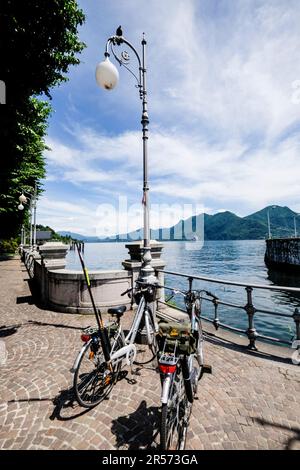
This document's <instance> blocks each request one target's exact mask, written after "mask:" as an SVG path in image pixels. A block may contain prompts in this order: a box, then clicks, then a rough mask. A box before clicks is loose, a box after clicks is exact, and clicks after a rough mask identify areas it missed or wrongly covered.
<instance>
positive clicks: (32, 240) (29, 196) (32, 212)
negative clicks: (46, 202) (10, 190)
mask: <svg viewBox="0 0 300 470" xmlns="http://www.w3.org/2000/svg"><path fill="white" fill-rule="evenodd" d="M24 193H26V194H27V196H25V195H24ZM28 199H29V212H30V247H31V249H33V250H35V249H36V199H37V186H36V183H35V185H34V190H33V193H29V192H27V191H23V192H22V194H21V196H19V201H20V204H19V205H18V209H19V210H20V211H22V210H24V204H28V201H27V200H28ZM32 216H33V223H32ZM32 225H33V230H32ZM32 232H33V236H32Z"/></svg>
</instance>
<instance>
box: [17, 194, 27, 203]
mask: <svg viewBox="0 0 300 470" xmlns="http://www.w3.org/2000/svg"><path fill="white" fill-rule="evenodd" d="M19 201H20V202H21V203H22V202H27V197H26V196H24V194H23V193H22V194H21V196H20V197H19Z"/></svg>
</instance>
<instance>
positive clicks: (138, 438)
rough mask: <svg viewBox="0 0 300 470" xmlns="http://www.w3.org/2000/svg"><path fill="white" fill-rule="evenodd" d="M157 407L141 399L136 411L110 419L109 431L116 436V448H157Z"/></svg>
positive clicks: (158, 418)
mask: <svg viewBox="0 0 300 470" xmlns="http://www.w3.org/2000/svg"><path fill="white" fill-rule="evenodd" d="M159 423H160V416H159V408H158V407H156V406H151V407H147V403H146V401H145V400H143V401H142V402H141V403H140V405H139V407H138V408H137V410H136V411H134V412H133V413H130V414H128V415H124V416H120V417H119V418H117V419H114V420H113V421H112V426H111V431H112V433H113V434H114V435H115V436H116V448H117V449H122V448H123V449H128V450H133V449H157V448H158V444H157V442H155V439H156V437H157V436H158V433H159Z"/></svg>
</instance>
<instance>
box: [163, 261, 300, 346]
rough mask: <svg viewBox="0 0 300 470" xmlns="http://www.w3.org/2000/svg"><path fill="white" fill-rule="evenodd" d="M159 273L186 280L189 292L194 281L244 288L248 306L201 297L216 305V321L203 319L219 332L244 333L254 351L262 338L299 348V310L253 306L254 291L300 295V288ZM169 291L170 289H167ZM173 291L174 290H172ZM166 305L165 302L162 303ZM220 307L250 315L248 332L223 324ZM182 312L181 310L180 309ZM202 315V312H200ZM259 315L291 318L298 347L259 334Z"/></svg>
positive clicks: (167, 272) (290, 342)
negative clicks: (258, 339) (263, 290)
mask: <svg viewBox="0 0 300 470" xmlns="http://www.w3.org/2000/svg"><path fill="white" fill-rule="evenodd" d="M156 271H157V272H161V273H164V274H169V275H173V276H179V277H183V278H186V279H187V280H188V282H189V287H188V289H189V290H192V288H193V281H194V280H199V281H205V282H211V283H216V284H223V285H231V286H236V287H244V288H245V290H246V297H247V302H246V304H237V303H232V302H225V301H223V300H220V299H219V298H217V297H215V298H213V299H211V298H208V297H205V296H203V295H202V296H201V298H202V300H204V301H207V302H211V303H212V304H213V305H214V310H215V313H214V319H213V320H212V319H211V318H208V317H205V316H202V318H203V319H205V320H207V321H209V322H211V323H212V324H213V325H214V327H215V329H216V330H218V328H219V327H223V328H226V329H229V330H232V331H236V332H239V333H244V334H246V335H247V336H248V339H249V345H248V348H249V349H252V350H257V347H256V339H257V338H261V339H266V340H268V341H274V342H276V343H282V344H287V345H292V347H299V346H298V345H299V341H300V313H299V309H298V308H295V310H294V313H293V314H292V315H291V314H286V313H282V312H277V311H271V310H267V309H263V308H256V307H255V306H254V304H253V289H265V290H270V291H281V292H282V291H283V292H293V293H298V294H300V288H297V287H287V286H268V285H265V284H251V283H245V282H238V281H228V280H226V279H215V278H210V277H206V276H196V275H190V274H183V273H179V272H175V271H165V270H162V269H157V270H156ZM166 288H168V289H169V287H166ZM172 289H173V288H172ZM162 303H164V302H162ZM219 305H224V306H227V307H230V308H235V309H241V310H244V311H245V312H246V314H247V315H248V329H247V330H246V331H244V330H242V329H240V328H236V327H233V326H230V325H227V324H225V323H222V322H221V321H220V320H219V318H218V308H219ZM299 306H300V301H299ZM180 310H181V309H180ZM200 314H201V312H200ZM257 314H263V315H273V316H274V317H284V318H290V319H293V320H294V323H295V329H296V332H295V333H296V334H295V336H294V339H295V340H297V341H296V343H297V344H296V346H295V345H294V343H293V342H292V341H287V340H285V339H279V338H275V337H272V336H267V335H263V334H260V333H258V332H257V330H256V328H255V325H254V316H255V315H257Z"/></svg>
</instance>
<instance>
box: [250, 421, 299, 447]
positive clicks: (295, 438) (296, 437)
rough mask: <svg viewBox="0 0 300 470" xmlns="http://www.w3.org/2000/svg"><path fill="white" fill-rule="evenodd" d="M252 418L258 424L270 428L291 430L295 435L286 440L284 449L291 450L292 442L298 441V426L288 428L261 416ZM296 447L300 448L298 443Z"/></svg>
mask: <svg viewBox="0 0 300 470" xmlns="http://www.w3.org/2000/svg"><path fill="white" fill-rule="evenodd" d="M254 420H255V421H256V422H257V423H258V424H261V425H262V426H270V427H272V428H278V429H284V430H286V431H291V432H293V433H294V434H295V435H294V436H293V437H290V438H289V439H288V440H287V441H286V445H285V450H293V444H297V443H300V428H299V427H297V428H296V427H291V428H290V427H288V426H284V425H283V424H279V423H273V422H271V421H267V420H265V419H263V418H255V419H254ZM297 449H300V445H299V444H298V445H297Z"/></svg>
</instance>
